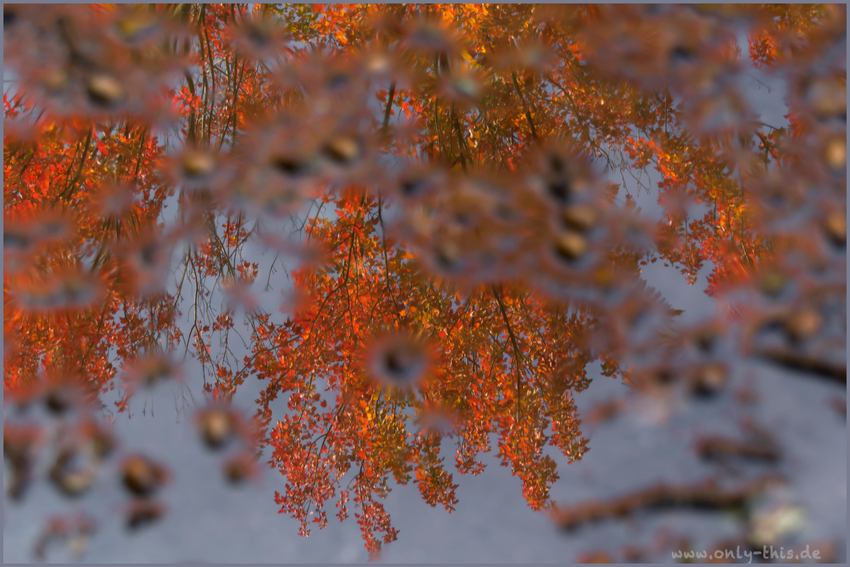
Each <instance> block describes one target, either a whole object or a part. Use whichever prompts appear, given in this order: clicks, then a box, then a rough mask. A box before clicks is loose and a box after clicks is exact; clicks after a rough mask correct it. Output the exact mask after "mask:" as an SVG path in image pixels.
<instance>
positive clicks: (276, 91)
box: [3, 4, 846, 552]
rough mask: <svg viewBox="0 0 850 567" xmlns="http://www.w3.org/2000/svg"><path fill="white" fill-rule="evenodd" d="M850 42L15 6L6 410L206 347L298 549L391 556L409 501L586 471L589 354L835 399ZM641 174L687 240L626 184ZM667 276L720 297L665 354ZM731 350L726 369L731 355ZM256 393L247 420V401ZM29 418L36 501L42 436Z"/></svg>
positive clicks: (338, 8) (10, 44)
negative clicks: (742, 364)
mask: <svg viewBox="0 0 850 567" xmlns="http://www.w3.org/2000/svg"><path fill="white" fill-rule="evenodd" d="M844 21H845V8H844V7H843V6H833V5H828V6H822V5H818V6H804V7H803V6H793V5H781V6H769V7H762V6H709V7H681V6H669V7H667V6H665V7H661V6H625V5H623V6H601V5H591V6H580V5H570V6H554V5H553V6H548V5H546V6H544V5H541V6H537V5H528V4H500V5H474V4H454V5H348V4H346V5H341V4H340V5H333V4H328V5H320V4H314V5H312V6H311V5H274V6H272V5H253V8H251V9H249V8H248V7H246V6H245V5H217V4H203V5H156V6H130V5H126V6H125V5H121V6H111V5H91V6H84V5H75V6H60V5H51V6H39V7H34V6H27V5H20V6H6V7H4V30H5V40H4V42H5V43H4V49H5V57H6V61H5V64H6V65H7V67H8V68H9V69H10V70H12V72H13V73H14V81H13V87H12V88H10V89H8V90H7V91H6V92H5V93H4V130H5V137H4V209H3V215H4V264H5V270H4V278H3V282H4V345H5V355H4V356H5V359H4V377H3V378H4V392H5V400H6V402H5V403H6V405H7V406H9V404H19V405H26V404H27V403H29V402H30V401H32V400H34V399H36V398H39V399H43V398H44V397H45V396H49V394H50V393H51V392H54V391H55V390H56V389H57V388H68V389H69V391H73V392H77V393H76V394H75V395H77V396H78V398H79V400H77V399H76V398H75V400H76V401H75V402H74V403H77V402H78V403H86V404H89V406H90V407H91V408H92V412H94V413H95V414H102V415H101V417H103V416H106V415H111V413H112V412H113V411H117V412H118V413H121V412H124V411H128V408H129V407H130V404H131V403H132V397H133V394H134V393H135V392H137V391H138V390H139V389H140V388H144V387H155V385H156V384H157V383H158V382H159V381H160V380H164V379H169V378H171V379H173V378H178V379H182V380H188V378H187V377H185V376H181V372H180V364H179V361H180V360H182V358H183V356H184V355H185V354H186V353H190V354H191V355H193V356H194V357H195V358H196V359H197V361H199V362H200V364H201V367H202V372H203V384H204V386H203V387H204V390H205V392H206V394H207V397H208V406H204V407H202V408H198V409H199V413H198V418H197V419H196V424H197V426H198V427H199V428H200V430H201V434H202V437H203V438H204V439H206V442H207V443H208V444H209V445H210V446H211V447H215V446H218V445H220V444H222V443H224V442H225V440H228V439H231V438H238V439H239V443H241V444H242V445H244V450H243V453H240V457H238V458H235V459H234V460H232V461H230V462H228V464H225V467H224V468H225V470H226V471H227V473H226V474H228V475H229V477H230V478H231V480H233V481H239V480H241V479H243V478H245V477H247V476H250V475H251V470H252V467H253V466H255V463H254V460H253V459H252V458H250V457H251V455H254V454H256V455H261V454H263V453H262V451H263V450H264V449H265V450H267V452H266V453H265V454H266V455H267V456H268V466H271V467H273V468H275V469H277V470H279V471H280V473H281V474H282V475H284V476H285V477H286V481H287V488H286V491H285V492H281V493H276V494H275V495H274V498H275V500H276V502H277V503H278V504H279V505H280V510H281V512H284V513H287V514H290V515H292V516H293V517H295V518H297V519H299V520H300V522H301V533H302V534H303V535H307V534H309V533H310V530H311V526H312V524H314V523H315V524H318V526H319V527H320V528H321V527H324V526H325V525H326V523H327V521H328V520H327V514H328V512H330V513H331V514H334V515H336V516H337V517H338V518H339V519H340V520H345V519H346V518H347V517H348V516H349V510H350V511H351V513H352V514H353V515H354V516H355V518H356V521H357V522H358V523H359V524H360V527H361V530H362V533H363V539H364V542H365V545H366V547H367V549H369V550H370V552H378V551H379V550H380V549H381V546H382V544H386V543H389V542H392V541H393V540H395V539H396V536H397V530H396V529H395V528H394V527H393V525H392V523H391V519H390V517H389V516H388V514H387V513H386V511H385V510H384V508H383V505H382V502H381V500H382V498H383V497H385V496H386V495H387V494H388V492H389V491H390V489H391V483H392V482H393V481H394V482H396V483H398V484H401V485H404V484H407V483H408V482H410V481H413V482H414V483H416V485H417V486H418V489H419V491H420V493H421V495H422V498H423V499H424V500H425V501H426V502H428V503H429V504H431V505H432V506H437V505H440V506H442V507H444V508H445V509H447V510H449V511H451V510H452V509H453V507H454V505H455V504H456V503H457V498H456V496H455V489H456V488H457V483H456V477H455V476H454V474H458V473H459V474H473V475H475V474H478V473H480V472H481V471H482V470H483V464H482V463H481V461H480V455H481V454H482V453H486V452H489V451H491V448H492V447H493V446H494V445H495V448H496V449H497V451H498V456H499V457H500V458H501V460H502V464H503V465H505V466H507V467H510V469H511V471H512V472H513V473H514V474H515V475H517V476H519V478H520V479H521V480H522V485H523V493H524V496H525V498H526V500H527V501H528V504H529V506H531V507H532V508H534V509H548V508H551V507H552V501H551V499H550V497H549V489H550V487H551V486H552V484H553V483H554V482H555V481H556V480H557V479H558V472H557V469H556V466H555V461H554V459H553V458H552V457H551V451H557V452H559V453H561V454H563V455H566V456H567V457H568V458H569V459H570V460H578V459H580V458H581V457H582V455H583V454H584V453H585V451H586V450H587V440H586V439H585V438H584V437H583V436H582V431H581V427H580V426H581V419H580V417H579V415H578V414H577V411H576V408H575V405H574V402H573V394H575V393H576V392H580V391H582V390H583V389H585V388H587V386H588V384H589V378H588V376H587V371H586V368H587V367H588V365H589V364H591V363H592V362H594V361H600V362H601V363H602V368H603V372H604V374H606V375H607V376H610V377H613V378H615V379H620V380H626V381H628V382H629V383H630V384H632V385H633V386H634V387H635V388H638V389H643V388H652V387H654V385H655V384H657V383H658V382H663V381H669V380H682V381H686V382H688V383H690V384H692V386H693V388H694V389H696V390H698V389H700V388H704V389H705V388H708V389H711V388H715V387H722V385H723V383H724V379H725V376H726V375H727V374H728V373H729V372H732V370H733V368H732V366H733V365H734V364H735V361H736V360H739V359H740V358H742V357H762V358H768V359H771V360H774V361H778V362H780V363H782V364H786V365H790V366H794V365H796V367H797V368H804V369H806V370H809V371H813V372H815V373H816V374H819V375H822V376H825V377H827V378H830V379H837V380H841V381H843V380H845V378H844V375H845V374H846V371H845V370H844V368H843V366H844V354H843V350H842V349H843V347H844V344H845V342H846V321H845V317H844V314H845V312H846V309H845V304H846V300H845V295H846V276H845V273H846V221H845V218H846V213H845V211H846V185H845V183H846V181H845V175H846V100H845V99H846V94H845V93H846V61H845V59H844V52H845V44H844V42H845V41H846V40H845V27H844ZM740 26H746V30H747V34H748V37H749V53H748V54H747V53H744V54H742V53H741V50H740V48H739V46H738V39H737V37H736V30H737V29H739V28H740ZM746 57H750V58H751V60H752V61H753V62H754V63H755V64H756V65H758V66H762V67H765V68H769V69H770V70H771V72H773V73H776V74H778V75H780V76H782V77H784V78H785V79H786V80H787V81H788V84H789V95H788V101H789V107H790V114H789V115H788V117H787V118H788V121H789V126H787V127H780V125H770V124H765V123H764V122H761V121H760V119H759V115H758V109H757V108H752V107H751V106H750V104H749V103H748V101H747V100H746V97H745V96H744V95H743V93H742V87H741V81H740V76H741V74H742V68H743V61H742V58H746ZM650 170H652V171H655V172H657V179H658V182H657V186H655V183H653V186H652V187H643V189H645V190H651V191H652V192H656V191H657V196H658V202H659V204H660V205H661V207H662V208H663V214H662V218H661V219H660V220H649V219H648V218H647V217H646V216H645V215H642V214H641V211H640V210H639V209H638V208H637V207H636V205H635V199H634V198H633V196H632V195H631V194H629V192H628V187H634V186H635V185H634V183H636V184H637V185H638V187H639V190H640V187H641V184H644V183H645V182H646V181H645V180H646V179H648V177H647V175H646V172H647V171H650ZM619 179H621V180H622V182H621V183H620V182H615V180H619ZM628 180H631V181H629V182H628V183H627V181H628ZM258 249H259V250H261V251H265V253H262V254H257V253H256V250H258ZM655 262H664V263H667V264H670V265H673V266H675V267H676V268H677V269H679V270H680V271H681V273H682V275H683V276H684V277H685V278H686V279H687V281H688V282H689V283H691V284H693V283H694V282H696V280H697V273H698V272H699V271H700V270H701V269H703V268H705V267H710V274H709V276H708V280H709V287H708V293H709V294H711V295H713V296H715V297H717V298H719V299H722V300H723V301H724V302H725V303H724V305H726V306H727V307H728V308H727V309H726V310H725V311H724V312H722V313H718V315H717V318H716V319H715V320H711V321H704V322H701V323H700V324H698V325H696V326H691V327H684V326H678V327H675V329H676V331H675V332H671V329H673V328H674V326H675V325H676V317H677V315H678V314H680V312H679V311H676V310H673V309H672V308H671V307H670V306H669V305H667V304H666V303H665V301H664V300H663V298H661V297H660V295H659V294H658V293H657V292H655V291H654V290H653V289H651V288H649V287H648V286H647V285H646V284H645V282H644V281H643V280H641V279H640V274H641V270H642V268H643V267H644V266H646V265H648V264H651V263H655ZM261 290H274V291H275V292H282V294H281V295H279V296H278V298H279V299H278V306H279V307H280V309H279V310H276V309H271V310H270V309H269V307H268V304H267V302H266V303H264V302H261V301H259V299H258V296H259V292H260V291H261ZM724 335H730V336H731V335H734V336H740V337H742V339H741V340H740V341H737V342H736V343H735V345H734V348H733V349H732V351H730V352H733V356H726V355H725V354H718V352H717V351H716V350H712V346H711V345H712V344H713V343H712V341H713V340H714V339H716V338H718V337H720V336H724ZM237 344H238V345H239V348H242V345H245V346H246V347H247V350H246V351H245V352H246V353H247V354H245V355H244V356H242V354H241V352H242V351H240V350H239V349H238V348H236V345H237ZM724 352H726V351H724ZM249 379H252V380H253V379H259V380H260V381H261V382H262V384H263V388H262V391H261V394H260V396H259V399H257V400H256V403H257V407H256V412H255V414H254V416H253V418H250V417H247V416H246V417H242V416H240V415H239V414H238V412H234V411H233V410H231V409H229V405H228V404H229V400H230V399H231V397H232V396H233V394H234V393H235V392H236V391H237V390H238V389H239V388H240V386H242V385H243V384H244V383H245V382H246V381H248V380H249ZM116 389H117V390H119V391H120V394H119V395H118V396H117V397H118V398H119V401H118V402H116V404H115V406H116V407H115V408H114V409H113V408H108V407H102V404H99V402H98V400H100V399H101V397H102V396H104V395H106V394H107V393H110V392H112V394H113V395H114V394H115V392H113V390H116ZM278 398H280V399H284V400H286V404H287V405H286V408H287V409H286V411H285V412H283V413H281V412H280V411H273V410H272V406H273V402H274V401H275V400H276V399H278ZM278 407H279V406H278ZM248 421H250V422H251V423H252V424H253V426H249V424H248ZM17 427H18V426H12V425H11V424H10V422H7V424H6V427H5V433H4V448H5V454H6V455H7V458H8V457H9V456H10V454H11V465H12V468H13V469H14V470H15V471H16V474H17V475H18V477H16V478H19V480H20V483H21V486H23V483H24V482H25V480H24V479H25V478H27V474H28V469H27V466H26V463H27V462H28V456H27V455H28V454H29V453H27V449H26V448H25V446H27V443H28V442H29V441H27V440H30V441H32V442H33V443H34V442H35V441H34V440H35V439H36V438H37V431H31V430H24V429H20V430H19V429H18V428H17ZM21 427H22V426H21ZM255 430H256V431H258V432H259V433H257V432H256V431H255ZM99 431H100V430H99V429H97V428H93V427H90V428H88V429H81V432H80V435H81V438H82V439H83V440H88V441H91V442H92V443H94V441H95V440H97V439H100V437H98V434H97V433H98V432H99ZM88 441H86V442H88ZM448 442H451V443H452V444H453V448H452V451H454V453H455V459H454V463H447V462H446V461H445V457H444V453H441V447H442V446H443V444H444V443H448ZM85 446H86V447H88V446H89V445H85ZM10 447H12V449H10ZM68 450H69V451H82V449H81V444H80V443H77V445H74V447H72V448H71V449H68ZM95 454H96V455H100V453H95ZM99 458H106V453H105V452H104V453H103V455H102V456H97V457H96V458H95V460H96V459H99ZM127 458H128V459H130V460H128V461H127V463H129V464H127V467H126V470H127V472H126V475H127V476H126V480H125V482H126V483H127V484H128V486H129V487H130V489H131V491H134V492H135V493H136V495H137V496H138V497H139V498H140V499H139V500H138V501H136V503H135V504H134V506H135V508H133V510H135V512H132V513H131V514H130V516H129V517H128V518H129V519H128V525H132V526H135V525H138V524H139V523H142V522H143V521H155V520H156V518H158V517H159V516H160V515H161V514H162V513H163V510H162V509H161V508H159V507H158V505H157V504H156V503H155V502H153V501H152V500H150V498H151V496H149V495H150V494H152V493H153V492H154V491H155V488H156V486H158V485H159V484H160V481H161V482H165V481H166V479H167V474H166V471H165V469H164V468H158V467H161V466H165V465H159V464H153V463H149V462H148V461H146V460H144V459H145V458H144V457H142V456H130V457H127ZM132 459H135V460H132ZM7 460H8V459H7ZM260 466H262V465H260ZM145 467H149V468H150V467H155V468H152V469H151V470H152V471H154V472H150V471H147V469H145ZM452 468H454V469H456V471H455V472H452V471H451V469H452ZM142 469H144V470H142ZM134 471H135V472H134ZM145 473H147V476H145ZM133 475H136V476H139V475H140V476H142V477H144V478H143V480H138V479H136V478H135V477H134V476H133ZM133 487H135V488H133ZM13 494H17V495H21V494H23V489H22V488H18V492H15V493H13ZM134 514H135V515H134ZM133 522H135V523H133Z"/></svg>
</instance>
